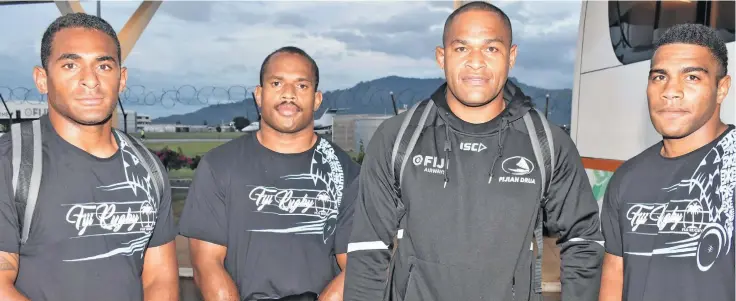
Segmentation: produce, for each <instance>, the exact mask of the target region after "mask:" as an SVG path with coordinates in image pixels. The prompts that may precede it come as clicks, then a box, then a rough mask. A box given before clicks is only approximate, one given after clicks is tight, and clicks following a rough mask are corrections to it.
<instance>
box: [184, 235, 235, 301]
mask: <svg viewBox="0 0 736 301" xmlns="http://www.w3.org/2000/svg"><path fill="white" fill-rule="evenodd" d="M189 251H190V253H191V260H192V266H193V267H194V269H193V270H194V283H196V284H197V286H198V287H199V290H200V291H201V292H202V296H203V297H204V299H205V300H208V301H238V300H240V296H239V295H238V288H237V287H236V286H235V283H234V282H233V279H232V278H231V277H230V274H228V273H227V270H225V266H224V264H225V255H226V254H227V247H225V246H221V245H218V244H214V243H210V242H206V241H203V240H198V239H194V238H189Z"/></svg>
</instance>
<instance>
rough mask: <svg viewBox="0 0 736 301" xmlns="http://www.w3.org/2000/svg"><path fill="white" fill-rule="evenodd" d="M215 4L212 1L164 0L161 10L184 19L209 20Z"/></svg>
mask: <svg viewBox="0 0 736 301" xmlns="http://www.w3.org/2000/svg"><path fill="white" fill-rule="evenodd" d="M214 4H215V3H214V2H210V1H164V2H163V3H162V4H161V7H160V10H161V12H164V13H166V14H168V15H170V16H172V17H174V18H177V19H181V20H184V21H193V22H209V21H211V20H212V6H213V5H214Z"/></svg>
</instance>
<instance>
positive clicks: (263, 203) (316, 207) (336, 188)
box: [249, 139, 345, 243]
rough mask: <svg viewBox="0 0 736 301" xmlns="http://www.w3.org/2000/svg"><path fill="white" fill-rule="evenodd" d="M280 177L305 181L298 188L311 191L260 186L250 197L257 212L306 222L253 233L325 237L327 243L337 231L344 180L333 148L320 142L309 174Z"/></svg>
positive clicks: (313, 155) (321, 140)
mask: <svg viewBox="0 0 736 301" xmlns="http://www.w3.org/2000/svg"><path fill="white" fill-rule="evenodd" d="M281 178H282V179H285V180H298V181H302V182H301V183H299V184H300V185H299V186H300V187H309V188H300V189H295V188H282V187H266V186H257V187H255V188H253V189H252V190H251V191H250V194H249V198H250V199H251V200H252V201H254V202H255V203H256V206H257V207H256V210H257V211H258V212H262V213H267V214H275V215H278V216H304V217H306V219H307V221H304V222H299V223H298V224H297V225H293V226H290V227H287V228H282V229H258V230H250V231H253V232H270V233H295V234H311V235H322V240H323V242H324V243H327V240H328V239H329V237H330V236H331V235H332V234H333V233H334V232H335V226H336V223H337V215H338V210H339V208H340V203H341V202H342V191H343V185H344V181H345V179H344V173H343V169H342V165H341V164H340V160H339V159H338V157H337V155H335V150H334V149H333V148H332V145H330V143H329V142H327V140H324V139H320V143H319V144H318V145H317V148H316V150H315V151H314V153H313V154H312V162H311V164H310V168H309V172H308V173H301V174H294V175H286V176H283V177H281ZM305 182H306V183H305Z"/></svg>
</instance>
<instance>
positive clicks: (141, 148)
mask: <svg viewBox="0 0 736 301" xmlns="http://www.w3.org/2000/svg"><path fill="white" fill-rule="evenodd" d="M115 132H116V133H117V135H118V137H119V138H120V140H121V141H124V142H125V143H126V144H128V145H131V146H133V147H132V148H131V149H132V150H133V153H135V155H136V156H137V157H138V158H139V159H140V160H141V162H142V163H143V167H145V168H146V171H147V172H148V174H149V175H151V179H153V184H154V188H155V189H156V194H157V195H156V197H157V198H156V199H157V200H156V201H157V202H158V203H159V204H160V203H161V199H162V198H163V196H164V187H165V186H164V175H163V171H162V170H161V166H160V165H159V164H158V163H157V162H156V161H157V160H158V158H156V157H154V155H153V154H152V153H151V151H149V150H148V148H147V147H146V145H145V144H143V142H141V141H140V140H138V139H137V138H135V137H133V136H130V135H128V134H127V133H125V132H122V131H120V130H118V129H115Z"/></svg>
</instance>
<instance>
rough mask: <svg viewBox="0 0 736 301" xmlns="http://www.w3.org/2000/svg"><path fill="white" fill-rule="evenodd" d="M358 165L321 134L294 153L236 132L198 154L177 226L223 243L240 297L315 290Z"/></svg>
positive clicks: (345, 219)
mask: <svg viewBox="0 0 736 301" xmlns="http://www.w3.org/2000/svg"><path fill="white" fill-rule="evenodd" d="M359 169H360V166H359V165H358V164H357V163H355V162H354V161H352V160H351V159H350V157H349V156H348V155H347V154H346V153H345V152H343V151H342V150H340V149H339V148H338V147H336V146H334V145H333V144H332V143H330V142H329V141H327V140H325V139H323V138H319V139H318V140H317V142H316V143H315V145H314V147H312V148H311V149H310V150H309V151H306V152H303V153H299V154H281V153H277V152H274V151H271V150H269V149H268V148H266V147H264V146H263V145H261V144H260V142H259V141H258V139H257V138H256V135H247V136H245V137H240V138H236V139H234V140H232V141H230V142H228V143H225V144H224V145H222V146H219V147H217V148H215V149H213V150H212V151H210V152H209V153H207V154H206V155H205V156H204V157H203V158H202V161H200V163H199V166H198V167H197V170H196V173H195V175H194V181H193V183H192V186H191V187H190V190H189V195H188V197H187V200H186V204H185V205H184V211H183V212H182V217H181V219H180V220H179V227H180V233H181V234H182V235H184V236H187V237H191V238H195V239H199V240H204V241H208V242H212V243H215V244H218V245H223V246H227V255H226V258H225V268H226V269H227V271H228V273H229V274H230V276H231V277H232V279H233V281H234V282H235V284H236V286H237V287H238V291H239V294H240V297H241V300H257V299H276V298H282V297H286V296H289V295H297V294H302V293H305V292H313V293H316V294H319V293H320V292H321V291H322V289H324V287H325V286H326V285H327V284H328V283H329V282H330V281H331V280H332V279H333V278H334V277H335V276H336V275H337V274H338V273H339V271H340V269H339V266H338V265H337V262H336V259H335V254H341V253H346V252H347V244H348V238H349V235H350V229H351V227H352V215H353V200H354V199H355V194H356V193H357V183H358V181H355V180H356V179H357V176H358V173H359Z"/></svg>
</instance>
